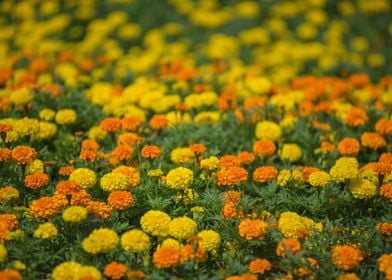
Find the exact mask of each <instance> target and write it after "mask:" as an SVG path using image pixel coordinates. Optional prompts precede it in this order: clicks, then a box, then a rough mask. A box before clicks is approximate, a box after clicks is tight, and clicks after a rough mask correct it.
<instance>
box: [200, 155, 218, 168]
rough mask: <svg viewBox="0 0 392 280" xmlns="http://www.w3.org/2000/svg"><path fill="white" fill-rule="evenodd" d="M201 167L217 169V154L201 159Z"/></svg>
mask: <svg viewBox="0 0 392 280" xmlns="http://www.w3.org/2000/svg"><path fill="white" fill-rule="evenodd" d="M200 167H201V168H202V169H205V170H210V171H212V170H215V169H217V168H218V167H219V159H218V158H217V157H216V156H211V157H209V158H206V159H202V160H201V161H200Z"/></svg>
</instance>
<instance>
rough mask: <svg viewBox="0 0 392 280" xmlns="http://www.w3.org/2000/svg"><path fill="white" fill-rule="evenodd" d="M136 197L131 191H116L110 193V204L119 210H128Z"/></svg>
mask: <svg viewBox="0 0 392 280" xmlns="http://www.w3.org/2000/svg"><path fill="white" fill-rule="evenodd" d="M133 201H134V198H133V196H132V194H131V193H130V192H127V191H114V192H111V193H110V194H109V197H108V204H109V206H110V207H112V208H114V209H117V210H126V209H128V208H130V207H131V206H132V204H133Z"/></svg>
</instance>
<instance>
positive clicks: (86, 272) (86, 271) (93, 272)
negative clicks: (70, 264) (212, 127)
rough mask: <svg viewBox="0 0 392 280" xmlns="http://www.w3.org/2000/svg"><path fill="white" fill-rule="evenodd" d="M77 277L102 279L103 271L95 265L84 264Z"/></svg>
mask: <svg viewBox="0 0 392 280" xmlns="http://www.w3.org/2000/svg"><path fill="white" fill-rule="evenodd" d="M77 279H94V280H101V279H102V275H101V272H100V271H99V270H98V269H97V268H96V267H94V266H82V267H81V268H80V269H79V271H78V278H77Z"/></svg>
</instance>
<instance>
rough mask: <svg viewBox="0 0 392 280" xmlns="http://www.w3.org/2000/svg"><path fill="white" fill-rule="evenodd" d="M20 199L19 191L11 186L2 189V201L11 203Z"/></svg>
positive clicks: (0, 198)
mask: <svg viewBox="0 0 392 280" xmlns="http://www.w3.org/2000/svg"><path fill="white" fill-rule="evenodd" d="M18 199H19V191H18V190H17V189H16V188H14V187H11V186H6V187H4V188H0V200H3V201H6V202H9V201H11V200H18Z"/></svg>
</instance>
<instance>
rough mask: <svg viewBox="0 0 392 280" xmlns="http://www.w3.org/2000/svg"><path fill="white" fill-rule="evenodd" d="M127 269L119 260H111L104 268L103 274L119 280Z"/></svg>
mask: <svg viewBox="0 0 392 280" xmlns="http://www.w3.org/2000/svg"><path fill="white" fill-rule="evenodd" d="M127 270H128V267H127V266H126V265H125V264H122V263H119V262H111V263H109V264H107V265H106V266H105V268H104V271H103V274H105V276H107V277H109V278H110V279H113V280H120V279H121V278H123V277H124V276H125V274H126V272H127Z"/></svg>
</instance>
